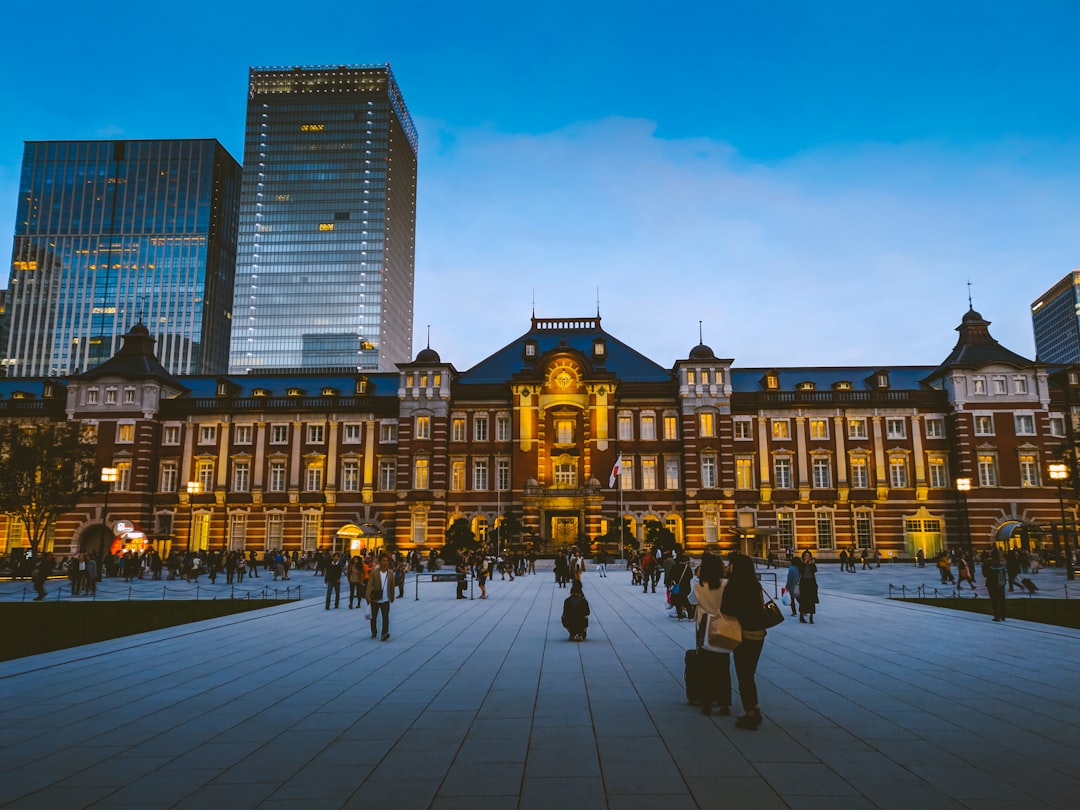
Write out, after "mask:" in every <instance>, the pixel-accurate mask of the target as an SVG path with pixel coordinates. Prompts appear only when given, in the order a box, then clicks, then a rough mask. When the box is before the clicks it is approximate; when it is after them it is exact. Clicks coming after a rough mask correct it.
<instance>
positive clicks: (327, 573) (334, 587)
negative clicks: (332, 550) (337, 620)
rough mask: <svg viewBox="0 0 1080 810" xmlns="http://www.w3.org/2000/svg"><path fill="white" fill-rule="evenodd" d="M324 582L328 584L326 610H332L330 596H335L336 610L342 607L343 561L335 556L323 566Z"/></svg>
mask: <svg viewBox="0 0 1080 810" xmlns="http://www.w3.org/2000/svg"><path fill="white" fill-rule="evenodd" d="M323 582H325V583H326V609H327V610H329V609H330V595H331V594H333V596H334V609H335V610H336V609H337V608H339V607H341V560H340V559H339V558H338V555H337V554H334V556H332V557H331V558H330V559H329V560H328V561H327V562H326V563H325V564H324V565H323Z"/></svg>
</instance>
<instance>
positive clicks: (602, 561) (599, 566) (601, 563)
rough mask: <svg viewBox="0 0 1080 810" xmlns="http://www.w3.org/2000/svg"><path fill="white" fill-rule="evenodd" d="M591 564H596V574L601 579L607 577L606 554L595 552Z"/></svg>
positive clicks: (601, 551)
mask: <svg viewBox="0 0 1080 810" xmlns="http://www.w3.org/2000/svg"><path fill="white" fill-rule="evenodd" d="M593 562H595V563H596V573H597V574H599V575H600V576H602V577H606V576H607V552H606V551H604V550H603V549H600V550H599V551H597V552H596V556H595V557H594V558H593Z"/></svg>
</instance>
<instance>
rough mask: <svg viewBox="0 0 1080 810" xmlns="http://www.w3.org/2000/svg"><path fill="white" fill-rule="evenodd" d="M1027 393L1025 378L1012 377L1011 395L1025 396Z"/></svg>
mask: <svg viewBox="0 0 1080 810" xmlns="http://www.w3.org/2000/svg"><path fill="white" fill-rule="evenodd" d="M1027 392H1028V383H1027V377H1013V393H1016V394H1026V393H1027Z"/></svg>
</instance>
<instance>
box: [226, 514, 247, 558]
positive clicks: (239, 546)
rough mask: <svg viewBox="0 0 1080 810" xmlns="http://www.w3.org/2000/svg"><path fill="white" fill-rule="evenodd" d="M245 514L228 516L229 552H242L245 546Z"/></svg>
mask: <svg viewBox="0 0 1080 810" xmlns="http://www.w3.org/2000/svg"><path fill="white" fill-rule="evenodd" d="M247 518H248V516H247V513H246V512H233V513H232V514H231V515H229V549H230V550H231V551H243V550H244V547H245V546H246V545H247V524H248V520H247Z"/></svg>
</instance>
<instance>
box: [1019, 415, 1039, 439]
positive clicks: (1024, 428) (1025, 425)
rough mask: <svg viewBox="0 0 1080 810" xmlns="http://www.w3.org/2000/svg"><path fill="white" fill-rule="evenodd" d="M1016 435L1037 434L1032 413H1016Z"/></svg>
mask: <svg viewBox="0 0 1080 810" xmlns="http://www.w3.org/2000/svg"><path fill="white" fill-rule="evenodd" d="M1016 435H1017V436H1034V435H1035V417H1034V416H1033V415H1031V414H1026V413H1018V414H1016Z"/></svg>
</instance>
